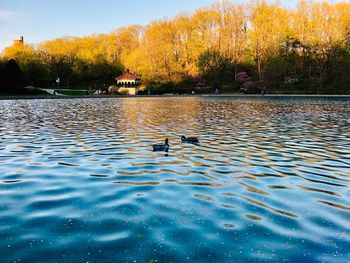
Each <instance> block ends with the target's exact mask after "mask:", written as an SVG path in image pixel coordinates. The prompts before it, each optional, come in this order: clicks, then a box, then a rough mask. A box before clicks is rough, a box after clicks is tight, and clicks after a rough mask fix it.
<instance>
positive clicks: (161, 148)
mask: <svg viewBox="0 0 350 263" xmlns="http://www.w3.org/2000/svg"><path fill="white" fill-rule="evenodd" d="M152 147H153V151H154V152H168V151H169V140H168V138H166V139H165V143H164V144H154V145H152Z"/></svg>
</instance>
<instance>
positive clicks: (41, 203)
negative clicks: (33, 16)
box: [0, 97, 350, 262]
mask: <svg viewBox="0 0 350 263" xmlns="http://www.w3.org/2000/svg"><path fill="white" fill-rule="evenodd" d="M0 107H1V115H0V121H1V127H0V167H1V168H0V171H1V174H0V195H1V203H0V237H1V239H0V252H1V259H2V260H1V261H2V262H118V261H121V259H122V261H123V262H170V261H171V262H212V261H213V262H234V261H249V260H250V261H252V262H256V261H258V260H260V261H276V262H280V261H282V260H289V261H291V262H296V261H302V262H315V261H319V262H322V261H324V262H348V261H349V260H350V148H349V145H350V136H349V130H350V129H349V128H350V125H349V123H350V122H349V120H350V106H349V99H346V98H343V99H341V98H328V99H324V98H283V97H282V98H249V99H248V98H246V99H244V98H135V99H125V100H124V99H95V100H93V99H81V100H31V101H26V100H23V101H0ZM181 135H186V136H198V137H199V139H200V145H193V144H185V143H181V140H180V137H181ZM166 137H167V138H169V140H170V142H169V144H170V151H169V153H168V154H165V153H164V152H163V153H162V152H152V147H151V145H152V144H154V143H159V142H163V141H164V138H166Z"/></svg>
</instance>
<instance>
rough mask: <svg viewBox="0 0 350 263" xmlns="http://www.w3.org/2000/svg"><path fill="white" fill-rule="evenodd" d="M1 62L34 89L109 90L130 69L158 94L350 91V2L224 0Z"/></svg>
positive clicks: (46, 45) (10, 53) (11, 51)
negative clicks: (186, 90)
mask: <svg viewBox="0 0 350 263" xmlns="http://www.w3.org/2000/svg"><path fill="white" fill-rule="evenodd" d="M2 58H3V60H8V59H10V58H12V59H14V60H16V61H17V62H18V64H19V65H20V68H21V70H22V72H23V78H24V82H25V83H26V84H28V85H29V84H30V85H34V86H43V85H49V84H51V85H52V84H54V81H55V79H56V78H57V77H60V79H61V85H63V86H68V87H70V86H71V87H74V86H84V85H90V86H91V85H92V86H93V85H99V86H101V85H107V86H108V85H110V84H113V83H114V77H115V76H116V75H117V74H119V73H121V72H122V71H125V70H126V69H129V70H130V71H132V72H134V73H135V74H138V75H140V76H141V77H142V81H143V83H146V84H150V85H153V87H160V88H162V87H163V88H164V87H177V88H178V87H182V86H183V87H189V86H190V87H193V86H200V87H206V86H210V87H213V88H216V87H218V88H220V89H224V90H227V91H237V90H239V89H244V90H246V91H247V92H257V89H259V88H260V89H262V88H267V89H268V91H271V92H282V93H287V92H291V93H296V92H300V93H350V3H346V2H343V3H337V4H330V3H328V2H313V1H305V0H302V1H299V3H298V6H297V7H296V8H295V9H287V8H283V7H282V6H281V5H279V4H278V3H276V4H269V3H267V2H266V1H251V2H249V3H246V4H233V3H232V2H231V1H228V0H226V1H220V2H217V3H214V4H213V5H212V6H210V7H205V8H202V9H199V10H197V11H196V12H194V13H193V14H179V15H178V16H176V17H175V18H173V19H163V20H159V21H155V22H152V23H150V24H149V25H147V26H144V27H142V26H138V25H132V26H128V27H125V28H120V29H117V30H115V31H114V32H112V33H110V34H100V35H92V36H87V37H80V38H71V37H66V38H61V39H55V40H52V41H47V42H43V43H41V44H39V45H37V46H35V47H34V46H32V45H22V46H21V45H14V46H12V47H8V48H6V49H5V50H4V52H3V55H2ZM169 89H171V88H169ZM165 90H166V89H165Z"/></svg>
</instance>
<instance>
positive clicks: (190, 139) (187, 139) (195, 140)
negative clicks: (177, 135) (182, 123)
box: [181, 135, 199, 143]
mask: <svg viewBox="0 0 350 263" xmlns="http://www.w3.org/2000/svg"><path fill="white" fill-rule="evenodd" d="M181 142H187V143H199V140H198V138H197V137H188V138H186V137H185V136H184V135H182V136H181Z"/></svg>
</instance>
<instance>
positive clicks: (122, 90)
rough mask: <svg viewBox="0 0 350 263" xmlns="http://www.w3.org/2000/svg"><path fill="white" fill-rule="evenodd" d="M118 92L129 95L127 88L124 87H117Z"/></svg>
mask: <svg viewBox="0 0 350 263" xmlns="http://www.w3.org/2000/svg"><path fill="white" fill-rule="evenodd" d="M118 93H119V94H121V95H129V90H128V89H126V88H120V89H118Z"/></svg>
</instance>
